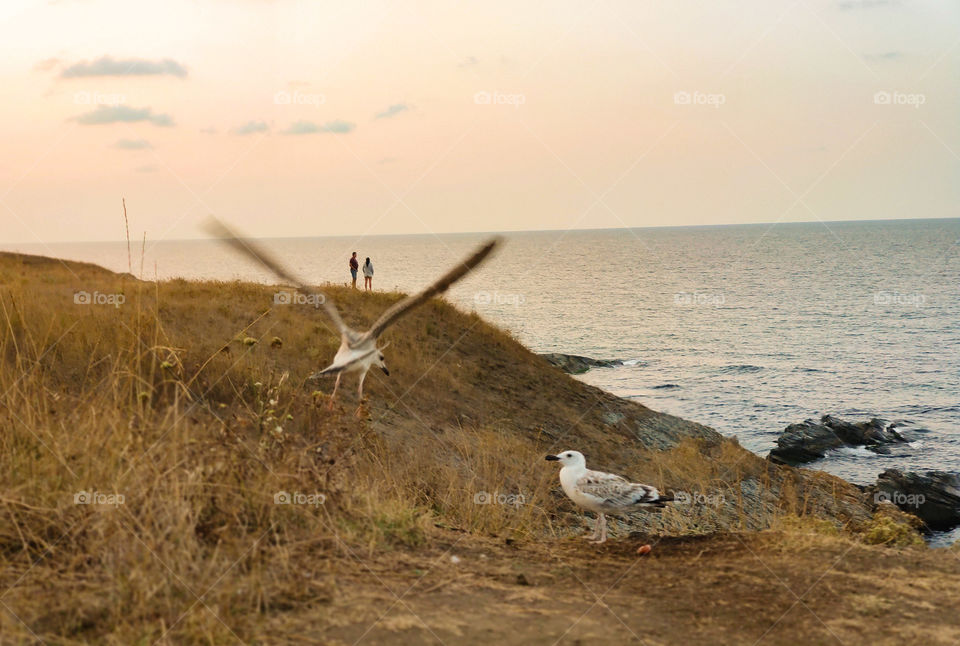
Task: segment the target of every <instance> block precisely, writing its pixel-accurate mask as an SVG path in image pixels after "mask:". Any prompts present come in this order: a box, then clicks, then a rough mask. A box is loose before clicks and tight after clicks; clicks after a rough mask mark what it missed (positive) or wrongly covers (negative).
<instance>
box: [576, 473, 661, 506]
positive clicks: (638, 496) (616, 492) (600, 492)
mask: <svg viewBox="0 0 960 646" xmlns="http://www.w3.org/2000/svg"><path fill="white" fill-rule="evenodd" d="M576 486H577V489H579V490H580V492H581V493H582V494H584V495H586V496H590V497H592V498H595V499H596V500H597V501H598V502H601V503H602V504H604V505H608V506H610V507H618V508H622V509H627V508H629V507H633V506H635V505H656V504H657V503H658V502H659V501H660V492H659V491H657V489H656V488H655V487H651V486H650V485H645V484H639V483H636V482H630V481H628V480H627V479H625V478H622V477H620V476H618V475H614V474H612V473H603V472H602V471H587V472H586V473H585V474H584V475H583V476H581V477H580V479H579V480H577V485H576Z"/></svg>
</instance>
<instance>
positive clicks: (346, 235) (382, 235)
mask: <svg viewBox="0 0 960 646" xmlns="http://www.w3.org/2000/svg"><path fill="white" fill-rule="evenodd" d="M941 220H960V216H947V217H932V218H930V217H928V218H871V219H856V218H852V219H849V220H788V221H785V222H726V223H721V224H649V225H643V226H634V227H588V228H582V229H562V228H561V229H509V230H502V231H489V230H487V231H439V232H426V233H376V234H350V233H342V234H337V235H319V234H317V235H302V236H250V238H251V239H253V240H299V239H308V238H358V239H363V238H387V237H391V238H395V237H410V236H436V237H439V236H470V235H490V234H500V235H505V234H520V233H564V232H566V233H584V232H591V231H633V230H636V229H710V228H721V227H743V226H763V225H769V226H771V227H774V226H778V225H781V224H822V225H824V226H826V225H828V224H849V223H851V222H859V223H871V222H931V221H941ZM204 240H213V238H212V237H197V238H161V239H158V240H153V241H152V242H153V243H154V244H156V243H157V242H201V241H204ZM113 242H120V243H125V242H127V239H126V238H118V239H113V240H53V241H43V240H41V241H20V242H6V243H0V245H2V246H7V245H24V244H26V245H50V244H100V243H113ZM130 242H131V243H133V242H134V239H133V238H131V239H130ZM147 242H151V240H150V238H149V237H148V238H147Z"/></svg>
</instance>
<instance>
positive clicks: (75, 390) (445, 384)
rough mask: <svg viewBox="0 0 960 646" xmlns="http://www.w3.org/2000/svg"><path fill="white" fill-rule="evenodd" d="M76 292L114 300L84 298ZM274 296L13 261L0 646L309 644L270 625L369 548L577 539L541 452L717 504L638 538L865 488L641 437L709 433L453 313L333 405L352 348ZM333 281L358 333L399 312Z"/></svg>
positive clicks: (830, 502) (256, 289) (302, 608)
mask: <svg viewBox="0 0 960 646" xmlns="http://www.w3.org/2000/svg"><path fill="white" fill-rule="evenodd" d="M77 290H83V291H86V292H89V293H91V294H93V293H94V292H96V293H99V294H101V295H103V294H107V295H110V294H122V295H123V297H124V299H125V300H124V302H123V304H122V305H119V306H117V307H114V306H112V305H97V304H86V305H85V304H76V303H75V300H74V299H75V292H76V291H77ZM275 291H276V288H272V287H267V286H259V285H250V284H240V283H192V282H187V281H169V282H165V283H160V284H155V283H147V282H140V281H136V280H133V279H132V278H131V277H122V276H118V275H115V274H112V273H109V272H106V271H105V270H102V269H99V268H97V267H95V266H92V265H82V264H79V263H70V264H69V266H65V265H63V264H61V263H59V262H55V261H50V260H45V259H37V258H31V257H21V256H13V255H0V424H2V427H3V429H4V432H3V433H2V434H0V505H2V509H0V513H2V514H3V516H4V521H3V522H2V523H0V566H2V574H0V643H20V642H29V641H31V640H36V639H40V640H44V641H53V642H55V643H63V644H71V643H86V642H90V641H93V642H98V643H108V644H130V643H155V642H160V643H171V644H173V643H176V644H180V643H211V644H213V643H227V642H230V643H233V642H236V641H237V640H240V641H242V642H251V641H256V640H259V639H264V638H265V637H269V641H271V642H272V643H277V642H281V641H283V640H294V639H295V638H294V637H293V636H290V635H281V634H279V633H277V632H276V620H275V619H276V617H278V616H280V615H282V614H283V613H286V612H290V611H293V610H296V612H297V613H309V612H311V610H312V609H316V608H321V607H326V606H327V605H328V604H331V603H333V600H334V599H336V598H337V596H338V594H339V591H338V580H339V577H340V574H339V573H341V572H342V571H343V570H344V568H350V569H352V570H358V569H360V570H362V569H363V568H364V567H368V566H367V564H368V563H370V562H371V559H373V557H376V558H382V557H383V555H384V554H391V553H396V554H397V555H401V554H405V553H409V552H411V551H415V550H417V549H420V548H421V547H422V546H424V545H425V544H427V543H428V542H429V541H430V540H431V537H434V536H436V535H438V534H442V535H446V534H449V533H450V532H453V533H455V534H459V535H462V536H467V537H476V540H490V539H491V537H495V538H496V540H499V541H503V540H505V539H510V540H512V541H521V542H522V541H528V540H537V541H540V540H545V539H550V540H553V539H555V538H556V537H558V536H566V535H568V534H571V533H579V532H580V531H581V529H582V522H581V520H580V516H579V515H578V514H571V513H569V512H570V511H572V508H571V507H570V505H569V503H568V502H567V501H566V500H565V499H563V498H562V497H561V496H560V495H559V494H558V492H557V488H556V487H555V486H554V485H553V483H554V481H555V480H554V479H555V477H556V473H555V471H554V469H553V468H550V466H549V465H544V463H543V461H542V460H543V455H544V453H546V452H547V451H548V450H559V449H562V448H572V447H573V446H578V447H587V448H588V449H589V452H590V455H591V456H596V457H597V460H598V461H600V462H601V463H602V464H604V465H607V466H608V468H610V469H611V470H621V471H623V472H624V473H625V474H626V475H630V476H632V477H636V478H642V479H644V480H647V481H650V482H652V483H654V484H657V485H659V486H661V487H663V488H666V489H684V490H686V491H691V492H697V493H701V494H704V495H722V497H723V500H722V502H721V503H720V504H716V505H714V504H712V503H711V504H707V505H700V506H697V507H696V508H694V509H693V510H692V511H687V512H685V511H684V510H680V509H674V510H670V511H667V512H664V513H663V514H661V515H650V516H645V517H642V518H638V519H636V523H635V524H634V525H633V528H634V529H637V528H639V529H641V530H643V531H654V532H656V533H659V534H674V535H682V534H690V533H710V532H713V531H718V530H731V529H741V530H746V529H758V528H763V527H769V526H770V525H771V523H773V522H774V521H775V519H776V518H778V517H780V516H781V515H783V514H788V515H799V516H805V515H810V514H814V513H820V512H822V511H824V510H827V511H829V512H831V513H833V514H834V515H835V516H836V514H838V513H840V512H839V511H838V509H839V507H838V505H841V503H842V501H843V499H844V497H845V496H848V497H849V496H852V495H853V494H852V493H851V492H850V488H849V487H848V488H846V489H843V487H842V485H840V484H837V481H835V480H830V479H827V480H823V481H822V482H821V481H820V480H818V478H820V476H815V477H808V476H803V477H801V476H798V475H796V474H797V472H795V471H793V470H789V469H787V468H783V467H771V466H769V465H767V464H766V463H765V462H764V461H762V460H759V459H757V458H756V457H755V456H752V455H750V454H748V453H747V452H746V451H744V450H743V449H741V448H739V447H738V446H737V445H736V444H735V443H733V442H720V441H718V440H716V439H704V438H707V437H708V436H707V435H704V436H703V438H701V439H699V440H694V439H689V440H686V441H680V442H679V443H676V444H674V445H673V448H670V449H669V450H667V451H657V450H653V449H651V448H644V444H645V443H646V442H647V441H648V440H650V438H654V437H659V436H658V435H654V434H650V433H648V432H647V431H645V430H644V429H646V428H654V427H656V428H661V427H662V428H671V429H674V430H676V432H678V433H680V432H683V433H687V432H688V427H689V428H693V427H694V426H695V425H691V424H688V423H686V422H682V420H675V418H668V417H667V416H659V415H658V414H656V413H653V412H652V411H648V410H647V409H645V408H643V407H641V406H638V405H636V404H631V403H627V402H622V401H621V400H616V398H613V397H612V396H609V395H606V394H603V393H600V392H599V391H595V390H593V389H590V388H589V387H587V386H584V385H583V384H580V383H579V382H576V381H573V380H571V379H569V378H568V377H567V376H565V375H562V374H560V373H559V372H558V371H555V370H552V369H550V368H548V367H547V366H546V364H545V363H544V362H542V361H541V360H540V359H538V358H537V357H534V356H533V355H530V353H528V352H527V351H526V350H525V349H523V348H522V347H521V346H520V345H519V344H518V343H517V342H516V341H515V340H514V339H512V338H511V337H510V336H509V335H507V334H505V333H503V332H502V331H499V330H496V329H495V328H492V327H491V326H489V325H487V324H485V323H483V322H481V321H480V320H479V318H477V317H476V316H475V315H472V314H463V313H460V312H457V311H456V310H454V309H453V308H451V307H450V306H449V305H447V304H445V303H442V302H440V301H434V302H431V303H429V304H427V305H426V306H424V307H423V308H421V309H419V310H418V311H417V312H415V313H414V314H412V315H411V316H410V317H408V318H407V319H404V321H403V322H402V323H401V324H400V325H399V326H398V330H399V331H400V332H401V333H399V334H398V333H396V332H391V333H388V335H387V339H386V340H389V341H390V342H391V349H390V350H389V351H388V359H387V362H388V364H389V365H390V369H391V374H392V375H394V376H393V377H391V378H389V379H386V378H383V377H382V376H377V375H373V374H371V379H370V380H368V393H369V394H370V395H371V400H372V402H371V404H370V406H369V410H368V415H367V416H366V417H364V418H359V419H358V418H356V417H354V416H353V410H354V408H355V407H356V405H357V403H358V402H357V401H356V395H355V393H354V392H352V391H351V388H352V387H353V386H354V384H353V383H352V382H351V381H350V380H347V383H346V384H345V387H346V391H345V393H344V395H343V399H342V401H341V403H340V405H338V406H337V407H335V408H334V409H333V410H332V411H329V410H327V407H326V405H327V402H328V397H327V395H326V392H325V391H327V390H328V389H329V388H331V387H332V384H331V383H329V382H321V383H319V384H318V383H314V382H305V377H306V375H308V374H309V373H310V372H311V371H313V370H314V369H315V368H316V367H317V366H318V365H320V364H321V363H323V361H324V360H325V359H328V358H329V357H331V356H332V355H333V354H334V352H335V350H336V347H337V345H338V339H337V338H336V336H335V335H334V334H332V332H331V331H330V330H329V329H328V327H327V325H326V321H325V319H324V318H323V316H322V315H321V313H319V312H317V311H316V310H313V309H312V308H310V307H307V306H301V307H296V306H273V304H272V303H273V298H272V297H273V293H274V292H275ZM329 291H330V295H331V296H332V297H333V298H334V300H335V301H336V302H337V303H338V304H341V305H342V309H343V311H345V312H346V313H347V317H346V318H347V321H348V323H352V324H357V325H358V326H359V325H361V324H362V323H363V322H368V321H370V320H372V319H373V318H374V317H375V315H376V314H377V313H378V312H379V311H380V310H381V309H382V308H384V307H386V306H387V305H388V304H389V303H391V302H393V301H394V300H396V299H397V298H398V297H399V295H397V294H389V293H375V294H363V293H361V292H359V291H351V290H348V289H344V288H330V290H329ZM415 344H417V345H416V346H415ZM441 359H442V360H441ZM491 374H495V375H497V377H498V378H497V380H495V381H492V380H491V379H490V376H489V375H491ZM623 411H627V412H628V413H629V414H630V415H632V417H630V416H627V417H626V418H624V413H623ZM611 415H613V417H611ZM617 416H619V417H617ZM621 418H623V419H621ZM611 419H613V420H614V421H610V420H611ZM654 425H655V426H654ZM684 425H686V426H684ZM568 445H569V446H568ZM831 487H840V488H841V489H842V491H840V490H838V491H837V492H834V491H832V490H831ZM81 492H87V493H88V494H89V495H95V496H97V497H99V498H98V499H99V500H101V501H105V502H107V503H108V504H75V496H76V495H78V494H81ZM279 492H287V493H289V494H291V495H300V496H302V497H304V498H303V499H305V500H307V501H309V502H316V503H320V502H321V501H322V504H275V495H276V494H278V493H279ZM484 492H485V493H486V494H487V497H486V498H484V496H483V494H484ZM835 493H836V495H834V494H835ZM310 496H314V497H313V498H309V497H310ZM121 497H122V499H121ZM837 501H841V502H837ZM848 502H849V505H848V506H849V507H850V508H851V509H859V508H857V507H856V505H854V503H853V502H850V501H848ZM500 503H507V504H500ZM841 506H842V505H841Z"/></svg>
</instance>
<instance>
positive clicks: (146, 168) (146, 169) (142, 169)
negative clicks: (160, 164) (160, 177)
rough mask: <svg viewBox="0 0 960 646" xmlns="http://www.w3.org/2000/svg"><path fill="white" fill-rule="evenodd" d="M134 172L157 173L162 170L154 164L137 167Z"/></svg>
mask: <svg viewBox="0 0 960 646" xmlns="http://www.w3.org/2000/svg"><path fill="white" fill-rule="evenodd" d="M134 170H136V171H137V172H138V173H156V172H157V171H158V170H160V169H159V168H157V167H156V166H155V165H153V164H147V165H145V166H137V167H136V168H135V169H134Z"/></svg>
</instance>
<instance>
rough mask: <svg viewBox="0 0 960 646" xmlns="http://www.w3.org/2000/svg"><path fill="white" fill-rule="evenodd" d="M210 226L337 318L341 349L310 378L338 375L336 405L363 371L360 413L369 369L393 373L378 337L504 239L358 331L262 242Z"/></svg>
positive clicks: (212, 222) (217, 224) (488, 245)
mask: <svg viewBox="0 0 960 646" xmlns="http://www.w3.org/2000/svg"><path fill="white" fill-rule="evenodd" d="M207 228H208V229H209V230H210V232H211V233H213V234H214V235H216V236H217V237H219V238H220V239H222V240H223V241H224V242H226V243H227V244H229V245H230V246H231V247H233V248H234V249H236V250H238V251H240V252H241V253H244V254H246V255H247V256H250V257H251V258H253V259H254V260H256V261H258V262H259V263H261V264H262V265H264V266H265V267H266V268H267V269H269V270H270V271H272V272H273V273H274V274H276V275H277V276H278V277H279V278H280V279H281V280H284V281H286V282H287V283H289V284H291V285H293V286H295V287H296V288H297V289H298V290H300V291H301V292H303V293H304V294H307V295H308V296H312V297H313V300H314V302H318V303H321V304H322V306H323V309H324V311H325V312H326V313H327V316H329V317H330V320H332V321H333V324H334V326H336V328H337V331H338V332H339V333H340V349H339V350H337V354H336V356H334V358H333V363H331V364H330V365H329V366H327V367H326V368H324V369H323V370H320V371H319V372H315V373H314V374H312V375H310V378H311V379H313V378H318V377H321V376H326V375H334V374H335V375H337V381H336V384H334V386H333V394H332V395H331V396H330V406H331V407H332V406H333V402H334V398H335V397H336V395H337V388H339V387H340V377H341V376H342V375H343V374H344V373H356V374H359V375H360V383H359V385H358V386H357V393H358V394H359V396H360V402H361V408H358V409H357V414H360V411H361V409H362V403H363V380H364V379H365V378H366V376H367V371H368V370H370V368H372V367H373V366H377V367H379V368H380V369H381V370H383V372H384V373H385V374H387V375H389V374H390V372H389V370H387V364H386V363H385V362H384V357H383V352H382V350H383V348H385V347H386V345H383V346H380V347H377V340H378V339H379V338H380V335H381V334H383V332H384V330H386V329H387V328H388V327H390V326H391V325H392V324H394V323H396V322H397V320H398V319H399V318H400V317H401V316H403V315H404V314H406V313H408V312H410V311H411V310H413V308H415V307H417V306H418V305H422V304H423V303H425V302H427V301H428V300H430V299H431V298H433V297H434V296H437V295H438V294H442V293H444V292H445V291H447V289H449V287H450V286H451V285H453V284H454V283H455V282H457V281H458V280H460V279H461V278H463V277H464V276H466V275H467V274H468V273H470V272H471V271H472V270H473V269H476V268H477V267H478V266H479V265H480V263H482V262H483V261H484V260H486V259H487V257H488V256H489V255H490V253H491V252H492V251H493V250H494V248H496V247H497V245H499V244H500V242H501V239H500V238H499V237H495V238H491V239H490V240H488V241H487V242H485V243H483V244H482V245H481V246H480V247H479V248H477V250H476V251H474V252H473V253H472V254H471V255H470V256H468V257H467V258H465V259H464V260H462V261H461V262H460V263H458V264H457V265H455V266H454V267H453V268H452V269H451V270H450V271H448V272H447V273H446V274H444V275H443V276H441V277H440V278H439V279H437V280H436V281H435V282H434V283H433V284H432V285H430V286H429V287H427V288H426V289H424V290H423V291H421V292H420V293H419V294H415V295H413V296H408V297H407V298H405V299H403V300H402V301H399V302H397V303H394V304H393V305H391V306H390V307H388V308H387V309H386V310H385V311H384V312H383V314H381V315H380V318H378V319H377V320H376V321H375V322H374V324H373V325H371V326H370V329H369V330H366V331H364V332H358V331H357V330H354V329H351V328H350V327H349V326H347V324H346V323H344V322H343V319H342V318H340V312H338V311H337V308H336V306H335V305H334V304H333V302H332V301H331V300H330V299H329V298H327V297H326V296H325V295H324V294H323V293H321V292H319V291H317V290H314V289H312V288H310V287H309V286H307V285H306V283H304V282H303V281H302V280H300V279H299V278H298V277H296V276H294V275H293V274H291V273H290V272H289V271H287V269H286V268H284V267H283V265H281V264H280V263H279V262H277V261H276V260H275V259H274V258H273V257H272V256H271V255H270V254H269V253H267V252H266V251H265V250H264V249H263V248H262V247H260V245H258V244H257V243H255V242H253V241H252V240H249V239H245V238H242V237H240V236H239V235H237V234H236V233H235V232H234V231H232V230H230V229H229V228H228V227H227V226H226V225H224V224H223V223H222V222H220V221H219V220H217V219H216V218H210V220H209V222H208V225H207Z"/></svg>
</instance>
